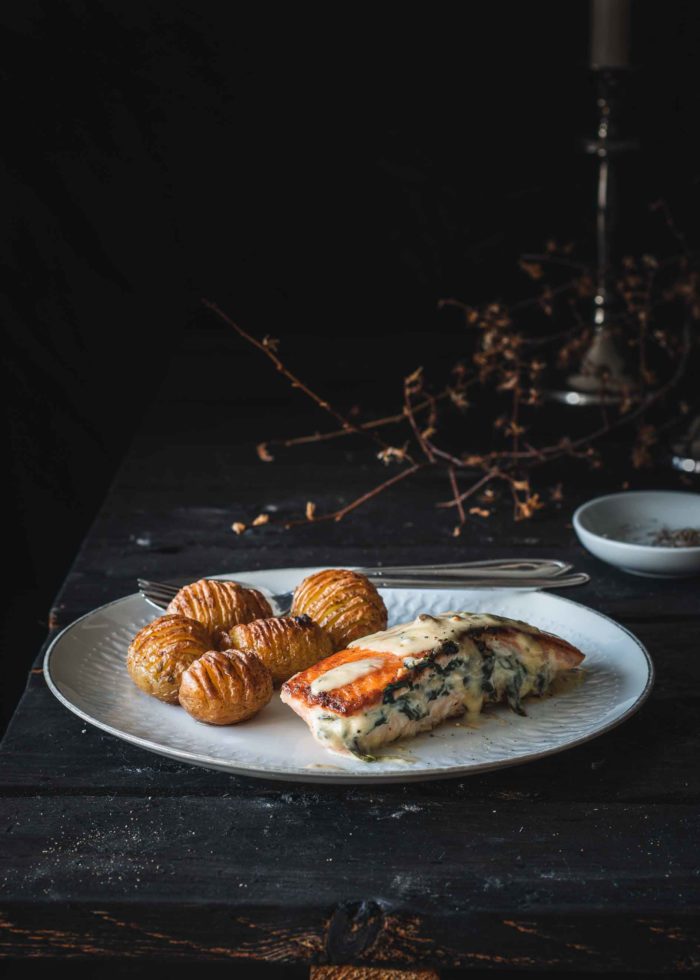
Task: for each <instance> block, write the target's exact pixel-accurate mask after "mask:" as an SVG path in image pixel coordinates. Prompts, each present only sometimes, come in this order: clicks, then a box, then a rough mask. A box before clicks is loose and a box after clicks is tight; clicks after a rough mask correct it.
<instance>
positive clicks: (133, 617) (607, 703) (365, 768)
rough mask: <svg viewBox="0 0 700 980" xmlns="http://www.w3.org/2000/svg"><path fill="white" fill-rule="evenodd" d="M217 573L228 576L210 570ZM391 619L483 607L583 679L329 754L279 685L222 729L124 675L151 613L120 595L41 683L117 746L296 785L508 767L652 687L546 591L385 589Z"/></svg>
mask: <svg viewBox="0 0 700 980" xmlns="http://www.w3.org/2000/svg"><path fill="white" fill-rule="evenodd" d="M316 570H317V569H312V568H289V569H272V570H269V571H263V572H240V573H237V574H236V575H235V576H229V577H232V578H233V577H235V578H237V579H240V580H242V581H245V582H247V583H250V584H251V585H255V586H256V587H257V588H262V589H263V590H265V591H267V592H268V593H282V592H287V591H290V590H291V589H293V588H294V586H296V584H297V583H298V582H299V581H300V580H301V579H302V578H303V577H304V576H305V575H309V574H310V573H311V572H313V571H316ZM219 577H226V576H219ZM382 594H383V596H384V600H385V602H386V604H387V608H388V610H389V624H390V625H391V624H394V623H400V622H403V621H406V620H410V619H413V618H414V617H415V616H417V615H418V614H419V613H421V612H428V613H438V612H446V611H449V610H452V609H465V610H471V611H474V612H485V611H488V612H493V613H497V614H499V615H503V616H510V617H512V618H514V619H521V620H525V621H526V622H529V623H532V624H533V625H535V626H539V627H540V628H541V629H545V630H548V631H550V632H552V633H556V634H558V635H559V636H562V637H564V638H565V639H567V640H569V641H570V642H572V643H574V644H575V645H576V646H578V647H580V648H581V650H582V651H583V652H584V653H585V654H586V661H585V667H586V676H585V681H584V683H583V684H581V685H579V686H577V687H575V688H572V689H570V690H568V691H566V692H565V693H562V694H559V695H557V696H555V697H552V698H545V699H541V700H538V699H536V698H532V699H530V700H528V701H527V702H526V709H527V717H525V718H522V717H520V716H518V715H515V714H513V713H512V712H511V711H510V710H509V709H508V708H505V707H500V706H499V707H493V708H489V709H487V711H486V713H485V714H484V715H483V716H482V718H481V719H480V720H479V722H478V723H477V724H476V725H475V726H473V727H472V726H467V725H465V724H464V722H463V721H462V722H459V721H458V722H447V723H446V724H444V725H442V726H441V727H440V728H437V729H436V730H435V731H434V732H432V733H430V734H424V735H419V736H418V737H417V738H414V739H409V740H407V741H406V742H395V743H393V744H392V745H389V746H387V747H386V749H385V750H384V751H385V758H381V759H379V760H377V761H376V762H369V763H368V762H360V761H359V760H356V759H352V758H346V757H344V756H339V755H333V754H332V753H329V752H326V751H325V749H322V748H321V747H320V746H319V745H317V743H316V742H315V741H314V740H313V738H312V737H311V734H310V733H309V731H308V729H307V727H306V725H305V724H304V722H303V721H302V720H301V719H300V718H299V717H298V716H297V715H296V714H294V713H293V712H292V711H291V709H290V708H288V707H287V706H286V705H284V704H282V702H281V701H280V699H279V695H278V693H277V692H275V694H274V695H273V699H272V701H271V702H270V704H268V705H267V707H266V708H265V709H264V710H263V711H261V712H260V714H259V715H257V716H256V717H255V718H253V719H251V721H249V722H245V723H244V724H241V725H235V726H232V727H229V728H222V727H215V726H209V725H202V724H199V723H198V722H196V721H194V719H192V718H190V717H189V715H187V714H186V713H185V712H184V711H183V710H182V708H180V707H177V706H175V705H168V704H163V703H161V702H160V701H156V700H155V699H154V698H150V697H148V696H147V695H146V694H143V693H142V692H141V691H140V690H139V689H138V688H137V687H136V686H135V685H134V684H133V683H132V681H131V679H130V677H129V675H128V673H127V670H126V652H127V647H128V645H129V641H130V640H131V637H132V636H133V635H134V633H135V632H136V631H137V630H138V629H140V628H141V627H142V626H143V625H144V624H145V623H147V622H149V621H150V620H151V619H153V618H154V617H155V615H156V613H155V610H154V609H153V608H152V607H151V606H149V605H148V603H147V602H146V601H145V600H144V599H142V598H141V596H140V595H138V594H137V595H131V596H127V597H126V598H124V599H118V600H117V601H116V602H111V603H109V604H108V605H106V606H102V607H101V608H100V609H96V610H94V612H91V613H88V614H87V615H86V616H83V617H82V619H79V620H77V622H75V623H73V624H72V625H71V626H68V627H66V629H64V630H63V632H62V633H60V634H59V635H58V636H57V637H56V639H55V640H54V641H53V643H52V644H51V646H50V647H49V649H48V650H47V652H46V659H45V661H44V673H45V675H46V680H47V683H48V685H49V687H50V688H51V690H52V691H53V693H54V694H55V695H56V697H57V698H58V699H59V701H61V702H62V703H63V704H64V705H65V706H66V707H67V708H69V709H70V710H71V711H73V712H74V713H75V714H76V715H79V716H80V717H81V718H84V719H85V720H86V721H88V722H90V723H91V724H93V725H96V726H97V727H98V728H101V729H103V730H104V731H107V732H110V733H111V734H113V735H116V736H117V737H119V738H122V739H124V740H125V741H127V742H133V743H134V744H135V745H140V746H141V747H142V748H145V749H149V750H150V751H152V752H157V753H159V754H161V755H166V756H170V757H171V758H174V759H179V760H181V761H183V762H190V763H194V764H196V765H201V766H206V767H209V768H212V769H223V770H224V771H226V772H232V773H241V774H244V775H247V776H261V777H265V778H268V779H288V780H294V781H298V782H328V783H340V782H344V783H348V782H349V783H363V782H385V783H388V782H404V781H406V782H408V781H411V780H416V779H436V778H440V777H444V776H464V775H468V774H470V773H473V772H480V771H483V770H487V769H498V768H500V767H503V766H512V765H517V764H519V763H522V762H527V761H529V760H531V759H538V758H541V757H542V756H545V755H550V754H551V753H554V752H560V751H562V749H566V748H570V747H571V746H573V745H578V744H580V743H581V742H586V741H588V740H589V739H591V738H594V737H595V736H596V735H600V734H601V733H602V732H605V731H607V730H608V729H610V728H613V727H614V726H615V725H618V724H619V723H620V722H621V721H623V720H624V719H625V718H628V717H629V716H630V715H631V714H632V713H633V712H634V711H636V710H637V709H638V708H639V707H640V705H641V704H642V703H643V701H644V700H645V699H646V697H647V695H648V694H649V691H650V690H651V686H652V683H653V667H652V663H651V660H650V658H649V655H648V653H647V652H646V650H645V649H644V647H643V646H642V644H641V643H640V642H639V641H638V640H637V639H635V637H634V636H632V634H631V633H629V632H628V631H627V630H626V629H624V628H623V627H622V626H619V625H618V624H617V623H615V622H613V620H611V619H608V618H607V617H606V616H603V615H601V614H600V613H597V612H593V611H592V610H591V609H587V608H586V607H585V606H581V605H579V604H578V603H576V602H571V600H569V599H562V598H561V597H560V596H558V595H553V594H551V593H546V592H524V591H523V592H512V591H511V592H508V591H505V590H494V591H488V592H487V591H483V590H479V591H477V590H473V591H470V590H468V589H454V590H447V589H435V590H430V589H387V590H384V591H383V593H382Z"/></svg>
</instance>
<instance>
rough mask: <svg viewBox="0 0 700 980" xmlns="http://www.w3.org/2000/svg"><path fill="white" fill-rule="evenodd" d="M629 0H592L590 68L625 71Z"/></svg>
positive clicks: (628, 47)
mask: <svg viewBox="0 0 700 980" xmlns="http://www.w3.org/2000/svg"><path fill="white" fill-rule="evenodd" d="M630 8H631V0H591V65H592V66H593V68H627V67H628V66H629V63H630Z"/></svg>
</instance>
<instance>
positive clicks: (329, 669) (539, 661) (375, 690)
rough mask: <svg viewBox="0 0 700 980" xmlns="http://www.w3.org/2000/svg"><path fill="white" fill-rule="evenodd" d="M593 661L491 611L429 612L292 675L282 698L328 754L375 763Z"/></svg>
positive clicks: (513, 703) (518, 708)
mask: <svg viewBox="0 0 700 980" xmlns="http://www.w3.org/2000/svg"><path fill="white" fill-rule="evenodd" d="M583 659H584V655H583V654H582V653H581V651H580V650H577V649H576V647H574V646H572V645H571V644H570V643H568V642H567V641H566V640H562V639H561V638H560V637H557V636H554V635H553V634H551V633H545V632H543V631H542V630H539V629H537V628H536V627H535V626H530V625H528V624H527V623H521V622H518V621H517V620H513V619H505V618H504V617H502V616H492V615H490V614H485V613H469V612H451V613H445V614H444V615H441V616H430V615H427V614H423V615H421V616H419V617H418V618H417V619H416V620H414V621H413V622H411V623H404V624H400V625H399V626H394V627H393V628H392V629H389V630H384V631H383V632H381V633H373V634H372V635H371V636H365V637H362V638H361V639H359V640H355V641H354V642H353V643H351V644H350V646H349V647H348V648H347V649H346V650H341V651H339V652H338V653H334V654H333V655H332V656H330V657H327V658H326V659H325V660H321V661H319V662H318V663H317V664H314V666H312V667H309V668H308V669H307V670H303V671H301V672H300V673H298V674H295V675H294V676H293V677H291V678H290V679H289V680H288V681H287V682H286V683H285V684H284V685H283V687H282V692H281V697H282V700H283V701H284V702H285V703H286V704H288V705H289V706H290V707H291V708H292V709H293V710H294V711H296V712H297V714H298V715H300V716H301V717H302V718H303V719H304V721H305V722H306V723H307V724H308V726H309V728H310V729H311V733H312V734H313V736H314V738H315V739H316V740H317V741H318V742H319V743H320V744H321V745H323V747H324V748H326V749H330V750H331V751H333V752H339V753H341V754H344V755H348V754H350V755H355V756H357V757H360V758H368V757H370V755H371V752H372V751H373V750H374V749H377V748H378V747H379V746H381V745H384V744H385V743H387V742H392V741H394V740H395V739H397V738H402V737H405V736H408V735H415V734H417V733H418V732H424V731H429V730H430V729H432V728H435V726H436V725H439V724H440V722H441V721H444V719H446V718H450V717H453V716H456V715H461V714H463V713H464V712H465V711H468V712H470V713H471V714H478V713H479V712H480V711H481V710H482V708H483V706H484V705H485V704H488V703H491V702H496V701H506V702H507V703H508V704H509V705H510V707H511V708H512V710H513V711H515V712H516V713H518V714H522V715H524V714H525V711H524V709H523V706H522V702H523V699H524V698H526V697H527V696H528V695H542V694H545V693H546V692H547V691H549V689H550V687H551V685H552V682H553V681H554V680H555V678H557V677H558V676H560V675H561V674H562V673H564V672H567V671H571V670H573V669H574V668H576V667H578V666H579V664H580V663H581V661H582V660H583Z"/></svg>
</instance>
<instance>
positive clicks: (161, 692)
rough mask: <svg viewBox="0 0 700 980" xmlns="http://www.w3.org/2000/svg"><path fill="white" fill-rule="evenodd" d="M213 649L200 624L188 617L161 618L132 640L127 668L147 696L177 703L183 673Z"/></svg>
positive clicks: (206, 632)
mask: <svg viewBox="0 0 700 980" xmlns="http://www.w3.org/2000/svg"><path fill="white" fill-rule="evenodd" d="M210 647H211V638H210V636H209V633H208V631H207V630H206V629H205V627H204V626H202V624H201V623H198V622H197V621H196V620H194V619H187V617H185V616H174V615H170V616H159V618H158V619H154V620H153V622H152V623H149V624H148V625H147V626H144V627H143V629H142V630H139V632H138V633H137V634H136V636H135V637H134V639H133V640H132V641H131V644H130V646H129V653H128V655H127V658H126V666H127V669H128V671H129V674H130V675H131V679H132V680H133V682H134V684H136V686H137V687H140V688H141V690H142V691H145V692H146V694H151V695H152V696H153V697H154V698H158V699H159V700H160V701H167V702H168V704H177V692H178V689H179V687H180V677H181V675H182V672H183V671H184V670H187V668H188V667H189V666H190V664H191V663H193V661H195V660H197V658H198V657H201V656H202V654H204V653H206V652H207V650H209V649H210Z"/></svg>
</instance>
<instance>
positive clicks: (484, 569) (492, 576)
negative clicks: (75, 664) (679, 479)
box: [138, 559, 590, 615]
mask: <svg viewBox="0 0 700 980" xmlns="http://www.w3.org/2000/svg"><path fill="white" fill-rule="evenodd" d="M571 568H572V566H571V565H569V564H567V563H566V562H563V561H558V560H556V559H526V560H521V559H492V560H489V561H478V562H462V563H456V564H446V565H392V566H387V567H382V568H358V569H355V571H358V572H360V573H361V574H363V575H366V576H367V578H369V579H370V581H372V582H374V584H375V585H376V586H378V587H379V588H385V589H398V588H433V589H451V588H455V587H459V586H463V587H468V588H470V589H493V588H500V589H563V588H569V587H571V586H574V585H584V584H585V583H586V582H588V581H589V580H590V576H588V575H586V574H585V572H574V573H573V574H571V575H569V574H567V573H568V572H570V571H571ZM236 581H238V582H239V583H240V584H241V585H246V583H245V582H241V581H240V580H239V579H236ZM183 584H185V583H183ZM138 586H139V591H140V592H141V595H142V596H143V597H144V599H146V600H147V601H148V602H150V603H151V605H153V606H155V607H156V608H158V609H165V608H167V606H168V603H169V602H170V600H171V599H173V598H174V597H175V595H176V594H177V592H178V591H179V589H180V588H181V586H178V585H172V584H170V583H167V582H151V581H149V580H148V579H141V578H140V579H139V580H138ZM269 598H271V599H272V602H273V603H274V605H275V606H276V610H277V612H278V613H279V614H281V615H285V614H286V613H288V612H289V610H290V608H291V605H292V598H293V593H292V592H282V593H280V594H277V595H272V596H270V597H269Z"/></svg>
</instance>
